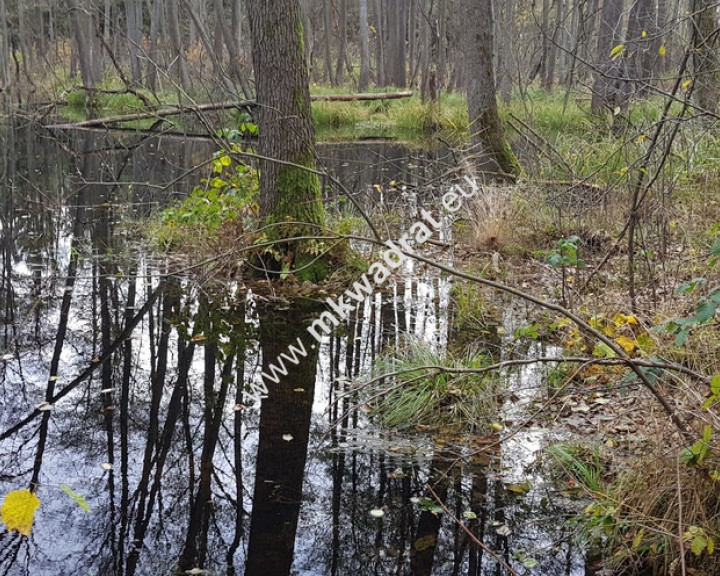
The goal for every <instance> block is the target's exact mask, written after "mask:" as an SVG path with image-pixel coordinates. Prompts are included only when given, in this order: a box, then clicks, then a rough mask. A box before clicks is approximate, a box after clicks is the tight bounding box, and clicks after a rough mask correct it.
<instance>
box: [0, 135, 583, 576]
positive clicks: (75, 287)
mask: <svg viewBox="0 0 720 576" xmlns="http://www.w3.org/2000/svg"><path fill="white" fill-rule="evenodd" d="M0 138H1V139H2V141H3V142H2V146H1V147H0V148H1V149H2V151H3V152H2V165H1V166H0V170H1V171H2V178H1V180H0V183H1V184H0V185H1V186H2V195H1V200H0V225H1V226H2V229H1V230H0V242H1V245H2V267H1V268H0V270H2V283H1V284H0V305H1V306H2V312H1V313H0V314H1V316H0V317H1V318H2V340H0V357H1V358H2V360H0V497H4V496H5V495H6V494H8V493H10V492H11V491H14V490H23V489H29V490H30V491H32V492H34V493H35V494H36V495H37V497H38V498H39V500H40V503H41V505H40V508H39V509H38V511H37V512H36V514H35V518H34V522H33V524H32V529H31V531H30V532H29V535H28V536H24V535H22V534H20V533H19V532H17V531H13V532H8V531H6V530H5V528H4V527H3V528H2V529H0V575H32V576H40V575H44V574H47V575H50V574H52V575H53V576H55V575H57V574H83V575H84V574H89V575H109V574H114V575H128V576H132V575H134V574H147V575H157V574H171V573H187V574H246V575H249V576H261V575H270V576H272V575H285V574H307V575H311V574H312V575H325V574H328V575H335V574H339V575H344V574H354V575H365V574H368V575H369V574H398V575H400V574H413V575H422V574H427V575H430V574H436V575H445V574H447V575H450V574H453V575H454V574H470V575H501V574H533V575H538V576H539V575H547V576H555V575H559V574H567V575H581V574H584V573H585V572H584V560H583V551H582V550H581V549H579V548H578V547H577V544H576V542H575V541H574V540H573V535H572V533H570V531H569V530H568V529H567V528H566V525H565V523H564V520H563V517H562V514H563V510H562V507H561V506H560V505H559V504H562V501H561V500H558V498H556V497H555V495H554V492H553V488H552V486H551V484H550V483H548V482H545V481H544V480H543V478H542V476H540V475H538V472H537V471H536V469H535V467H534V464H535V459H536V456H537V453H538V451H539V449H540V448H541V445H542V441H543V432H542V431H539V430H533V429H528V430H521V431H520V432H519V433H518V434H516V435H514V436H513V437H512V438H510V439H507V440H503V439H502V438H501V437H500V436H496V437H493V438H475V437H470V436H468V437H466V438H464V439H462V440H459V439H458V440H457V441H448V440H447V439H444V440H442V441H440V440H439V439H438V438H437V437H434V436H433V435H431V434H430V433H420V432H417V431H414V432H412V433H410V432H407V431H398V430H388V429H385V428H382V427H380V426H379V425H378V424H377V423H376V422H375V421H374V420H373V419H371V418H370V417H369V416H368V415H367V414H365V412H364V411H363V410H360V409H357V408H358V406H359V405H361V404H362V401H361V396H360V393H359V392H358V391H357V383H358V382H361V381H362V380H363V379H367V378H368V375H369V373H370V370H371V367H372V365H373V362H374V361H375V360H376V359H377V358H379V357H380V356H381V355H383V354H387V353H388V351H390V353H392V351H393V350H396V349H398V347H400V346H401V343H402V342H403V341H404V340H406V339H413V340H414V341H417V342H424V343H425V344H426V345H427V346H429V347H430V348H432V349H434V350H435V351H436V352H438V353H440V354H442V353H443V352H444V351H445V349H446V348H447V347H448V345H449V340H450V339H451V338H452V336H451V332H450V326H451V325H452V306H451V305H450V301H451V299H450V290H451V282H450V279H448V278H447V277H446V276H441V275H438V274H437V273H434V272H431V271H428V270H426V269H424V268H422V267H420V266H419V265H417V263H408V269H407V270H406V271H405V272H406V273H405V274H404V275H403V276H400V277H399V278H398V279H397V281H396V282H395V284H393V285H391V286H390V288H389V289H388V290H387V291H385V292H384V293H382V294H380V293H377V294H375V295H373V296H371V297H369V298H367V300H366V301H365V302H364V304H362V305H359V306H357V310H356V311H355V312H354V316H353V317H352V318H350V319H349V321H348V322H346V323H345V324H343V325H341V326H340V327H338V329H336V330H335V331H334V332H333V333H332V334H330V335H329V336H327V337H326V338H325V340H324V341H323V343H322V345H320V346H318V347H317V348H316V349H314V350H310V351H309V352H308V355H307V357H306V358H305V359H304V360H303V361H301V362H299V363H298V365H297V366H288V370H289V371H288V375H287V377H286V378H283V379H280V381H279V383H278V384H273V383H272V382H270V383H269V385H268V397H267V398H266V399H265V400H264V401H263V402H262V405H261V406H254V407H252V408H250V407H245V406H244V404H245V403H246V398H245V397H244V396H243V388H244V387H245V386H246V385H247V384H248V383H249V382H250V381H252V380H253V379H257V378H258V377H259V373H260V372H261V371H262V370H263V369H265V368H266V367H267V364H266V363H267V362H270V361H272V360H273V359H274V358H276V357H277V356H278V354H279V353H280V352H284V351H285V350H286V349H287V346H288V344H290V343H295V342H297V338H298V336H299V335H301V334H302V333H304V331H305V330H304V327H305V326H307V324H308V323H309V321H310V320H311V319H312V318H314V317H316V316H317V315H318V314H319V313H320V312H321V311H322V308H318V305H317V304H316V303H311V302H308V303H299V302H295V303H292V304H288V303H278V302H270V303H268V302H266V301H265V299H262V298H260V299H258V298H255V297H253V295H252V294H251V293H249V292H248V291H247V290H245V289H244V288H243V287H242V286H232V287H229V288H228V289H227V290H226V291H224V292H222V293H220V294H210V293H208V292H206V291H205V290H204V289H203V288H202V287H200V286H197V285H196V284H195V283H193V282H192V277H193V273H192V271H188V272H187V273H183V272H182V271H181V272H178V271H177V270H178V268H182V266H181V265H180V266H179V265H178V263H177V260H176V259H175V260H171V258H169V257H166V256H165V255H163V254H161V253H159V252H158V251H157V250H156V249H155V248H154V247H152V246H148V244H147V242H146V241H145V240H143V239H142V238H141V237H140V236H139V235H138V234H137V233H136V232H135V227H134V225H133V224H134V223H136V222H137V221H138V220H139V219H141V218H144V217H146V216H149V215H151V214H152V213H154V212H155V211H157V210H158V209H160V208H162V207H163V206H166V205H168V204H169V203H170V202H173V201H175V200H177V198H179V197H182V196H183V195H186V194H187V193H188V192H189V191H190V190H191V189H192V186H193V184H194V183H195V182H197V180H198V179H199V178H200V177H201V176H202V174H201V173H197V172H193V171H192V169H193V168H194V167H197V166H200V165H202V164H203V163H204V162H205V161H206V160H207V159H208V158H209V157H210V156H211V154H212V153H213V151H214V149H213V145H212V143H210V142H209V141H205V140H202V139H190V138H184V139H183V138H176V137H170V136H165V137H163V136H152V137H142V136H140V135H135V134H132V135H129V134H127V133H107V132H95V131H83V132H72V133H63V134H50V133H48V132H45V131H42V130H38V129H35V128H33V127H21V128H19V127H10V126H8V127H5V128H3V129H2V131H1V132H0ZM320 156H321V157H323V158H324V160H325V163H326V165H328V166H329V167H330V168H331V170H332V171H333V173H334V174H336V175H337V176H338V177H339V178H340V180H342V181H343V182H344V183H346V185H347V186H348V188H350V189H351V190H353V191H358V192H360V191H362V192H364V191H366V190H370V191H371V192H370V193H369V194H368V196H367V200H366V205H368V206H370V207H372V206H373V205H378V204H382V205H383V206H384V207H385V208H386V209H387V210H388V211H402V212H404V213H405V214H406V215H407V216H409V217H412V216H413V215H414V213H415V212H414V210H415V209H416V207H415V206H414V205H413V202H417V197H416V196H413V195H412V194H401V193H400V191H399V190H398V191H397V192H396V193H394V194H393V193H390V192H385V193H382V194H378V193H377V192H372V191H373V190H374V188H373V185H374V184H384V183H389V182H391V181H397V182H406V183H408V184H410V185H411V187H412V185H413V184H415V183H417V181H419V179H424V178H427V177H428V175H429V174H432V173H433V171H434V170H437V171H440V169H439V168H438V167H437V166H436V164H435V162H434V157H435V154H424V153H417V152H410V151H409V150H407V149H406V148H404V147H402V146H398V145H395V144H377V143H376V144H367V145H361V144H353V145H328V146H325V147H322V148H321V149H320ZM168 183H171V184H168ZM381 190H382V189H381ZM322 299H323V297H322V296H318V298H317V300H318V301H319V300H322ZM537 353H538V354H540V351H537ZM264 361H265V363H264ZM506 376H507V379H508V382H509V383H510V387H511V389H512V390H515V392H516V393H517V394H526V395H527V394H532V393H533V391H534V390H537V389H538V388H539V386H540V382H541V380H542V377H543V374H542V373H540V372H539V371H537V372H536V371H534V370H533V369H529V368H528V369H526V370H524V371H522V372H518V373H509V374H507V375H506ZM266 383H267V382H266ZM505 418H507V419H513V420H515V419H520V418H522V414H517V413H514V412H513V411H512V410H511V409H510V408H508V410H507V412H506V414H505ZM489 445H496V447H494V448H493V449H492V450H491V449H486V447H487V446H489ZM518 486H527V488H526V489H525V488H524V489H522V490H518V489H517V487H518ZM429 487H430V488H432V491H431V490H430V488H429ZM443 507H444V508H445V510H443ZM461 524H462V525H464V527H465V529H463V527H462V526H461ZM478 542H480V544H478ZM508 567H509V568H508Z"/></svg>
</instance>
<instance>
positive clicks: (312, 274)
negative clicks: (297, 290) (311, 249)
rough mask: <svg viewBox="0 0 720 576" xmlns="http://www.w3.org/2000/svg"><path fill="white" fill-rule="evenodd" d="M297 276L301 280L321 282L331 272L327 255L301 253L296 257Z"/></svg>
mask: <svg viewBox="0 0 720 576" xmlns="http://www.w3.org/2000/svg"><path fill="white" fill-rule="evenodd" d="M295 270H296V272H295V276H296V277H297V279H298V280H299V281H300V282H305V281H306V280H309V281H310V282H320V281H322V280H324V279H325V278H327V277H328V275H329V274H330V265H329V263H328V261H327V258H326V257H321V258H317V259H316V258H315V257H313V256H311V255H310V254H299V255H298V256H297V257H296V258H295Z"/></svg>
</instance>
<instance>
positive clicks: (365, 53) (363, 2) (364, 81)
mask: <svg viewBox="0 0 720 576" xmlns="http://www.w3.org/2000/svg"><path fill="white" fill-rule="evenodd" d="M369 83H370V28H369V26H368V0H360V79H359V80H358V90H360V92H363V91H364V90H367V87H368V84H369Z"/></svg>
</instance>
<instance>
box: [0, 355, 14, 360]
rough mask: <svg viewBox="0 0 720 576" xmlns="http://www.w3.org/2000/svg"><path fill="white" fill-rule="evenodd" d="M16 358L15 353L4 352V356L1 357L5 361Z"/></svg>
mask: <svg viewBox="0 0 720 576" xmlns="http://www.w3.org/2000/svg"><path fill="white" fill-rule="evenodd" d="M14 359H15V355H14V354H3V355H2V358H0V360H2V361H3V362H9V361H10V360H14Z"/></svg>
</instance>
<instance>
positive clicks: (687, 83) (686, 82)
mask: <svg viewBox="0 0 720 576" xmlns="http://www.w3.org/2000/svg"><path fill="white" fill-rule="evenodd" d="M690 86H692V80H685V82H683V84H682V87H683V90H687V89H688V88H690Z"/></svg>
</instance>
